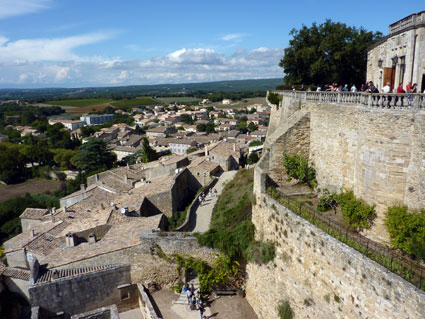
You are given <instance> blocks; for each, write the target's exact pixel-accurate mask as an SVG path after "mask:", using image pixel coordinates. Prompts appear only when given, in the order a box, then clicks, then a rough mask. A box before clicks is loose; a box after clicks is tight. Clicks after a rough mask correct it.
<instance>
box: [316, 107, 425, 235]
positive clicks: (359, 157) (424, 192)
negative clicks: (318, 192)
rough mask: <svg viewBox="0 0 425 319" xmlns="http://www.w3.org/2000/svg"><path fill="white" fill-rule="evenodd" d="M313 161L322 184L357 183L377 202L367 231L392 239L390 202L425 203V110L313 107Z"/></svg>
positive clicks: (355, 185) (359, 189)
mask: <svg viewBox="0 0 425 319" xmlns="http://www.w3.org/2000/svg"><path fill="white" fill-rule="evenodd" d="M310 114H311V115H310V119H311V120H310V127H311V131H310V161H311V162H312V163H313V165H314V166H315V168H316V171H317V181H318V185H319V188H321V189H323V188H328V189H330V190H332V191H340V190H341V189H353V190H354V193H355V194H356V196H358V197H361V198H363V199H364V200H365V201H366V202H367V203H369V204H373V205H376V211H377V214H378V217H377V218H376V220H375V224H374V227H373V228H372V229H371V230H370V231H368V232H367V234H366V235H367V236H368V237H370V238H373V239H375V240H379V241H386V240H387V238H388V236H387V234H386V230H385V225H384V219H385V215H384V214H385V211H386V209H387V207H388V206H392V205H398V204H405V205H408V206H409V207H412V208H423V207H425V162H424V161H423V158H424V154H425V134H424V133H425V111H417V110H385V109H384V110H383V109H368V108H362V107H356V106H352V105H335V104H333V105H332V104H315V105H312V106H311V107H310Z"/></svg>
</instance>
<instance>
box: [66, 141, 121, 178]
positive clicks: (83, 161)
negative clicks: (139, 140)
mask: <svg viewBox="0 0 425 319" xmlns="http://www.w3.org/2000/svg"><path fill="white" fill-rule="evenodd" d="M115 160H116V156H115V154H113V153H112V152H111V151H110V149H109V147H108V143H107V142H106V141H105V140H103V139H93V138H91V139H89V141H88V142H87V143H85V144H83V145H81V147H80V151H79V152H78V154H77V155H75V156H74V158H73V161H74V165H75V166H76V167H77V168H78V169H79V170H81V171H85V172H86V173H89V172H92V171H96V170H99V169H110V168H111V167H112V165H113V164H114V162H115Z"/></svg>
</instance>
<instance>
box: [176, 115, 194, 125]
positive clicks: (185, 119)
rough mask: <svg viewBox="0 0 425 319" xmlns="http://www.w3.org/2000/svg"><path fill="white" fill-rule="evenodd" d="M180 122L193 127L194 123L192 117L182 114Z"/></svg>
mask: <svg viewBox="0 0 425 319" xmlns="http://www.w3.org/2000/svg"><path fill="white" fill-rule="evenodd" d="M179 121H180V122H183V123H186V124H190V125H192V124H193V123H194V121H193V119H192V116H190V115H188V114H182V115H180V116H179Z"/></svg>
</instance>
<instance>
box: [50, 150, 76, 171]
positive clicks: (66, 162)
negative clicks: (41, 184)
mask: <svg viewBox="0 0 425 319" xmlns="http://www.w3.org/2000/svg"><path fill="white" fill-rule="evenodd" d="M52 152H53V153H54V156H53V160H54V161H55V163H56V165H57V166H58V167H60V168H61V169H63V170H67V169H74V168H75V166H74V165H73V164H72V158H73V157H74V156H75V155H77V153H78V151H74V150H67V149H63V148H58V149H53V150H52Z"/></svg>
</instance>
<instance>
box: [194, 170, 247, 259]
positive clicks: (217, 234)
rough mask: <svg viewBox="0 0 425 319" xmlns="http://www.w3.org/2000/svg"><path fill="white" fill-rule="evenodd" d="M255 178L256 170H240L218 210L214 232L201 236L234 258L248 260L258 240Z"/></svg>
mask: <svg viewBox="0 0 425 319" xmlns="http://www.w3.org/2000/svg"><path fill="white" fill-rule="evenodd" d="M253 175H254V171H253V169H251V170H240V171H239V172H238V173H237V174H236V175H235V178H234V179H233V180H232V181H230V182H229V183H227V185H226V186H225V187H224V189H223V192H222V194H221V195H220V197H219V199H218V201H217V203H216V206H215V207H214V210H213V215H212V219H211V227H210V230H209V231H207V232H206V233H204V234H202V235H200V236H198V240H199V242H200V243H201V244H202V245H206V246H209V247H214V248H217V249H219V250H220V251H221V252H222V253H224V254H226V255H227V256H228V257H230V258H231V259H238V260H241V259H244V258H246V251H247V249H248V246H249V245H250V244H251V243H253V241H254V225H253V223H252V222H251V213H252V200H253V194H252V188H253Z"/></svg>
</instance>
